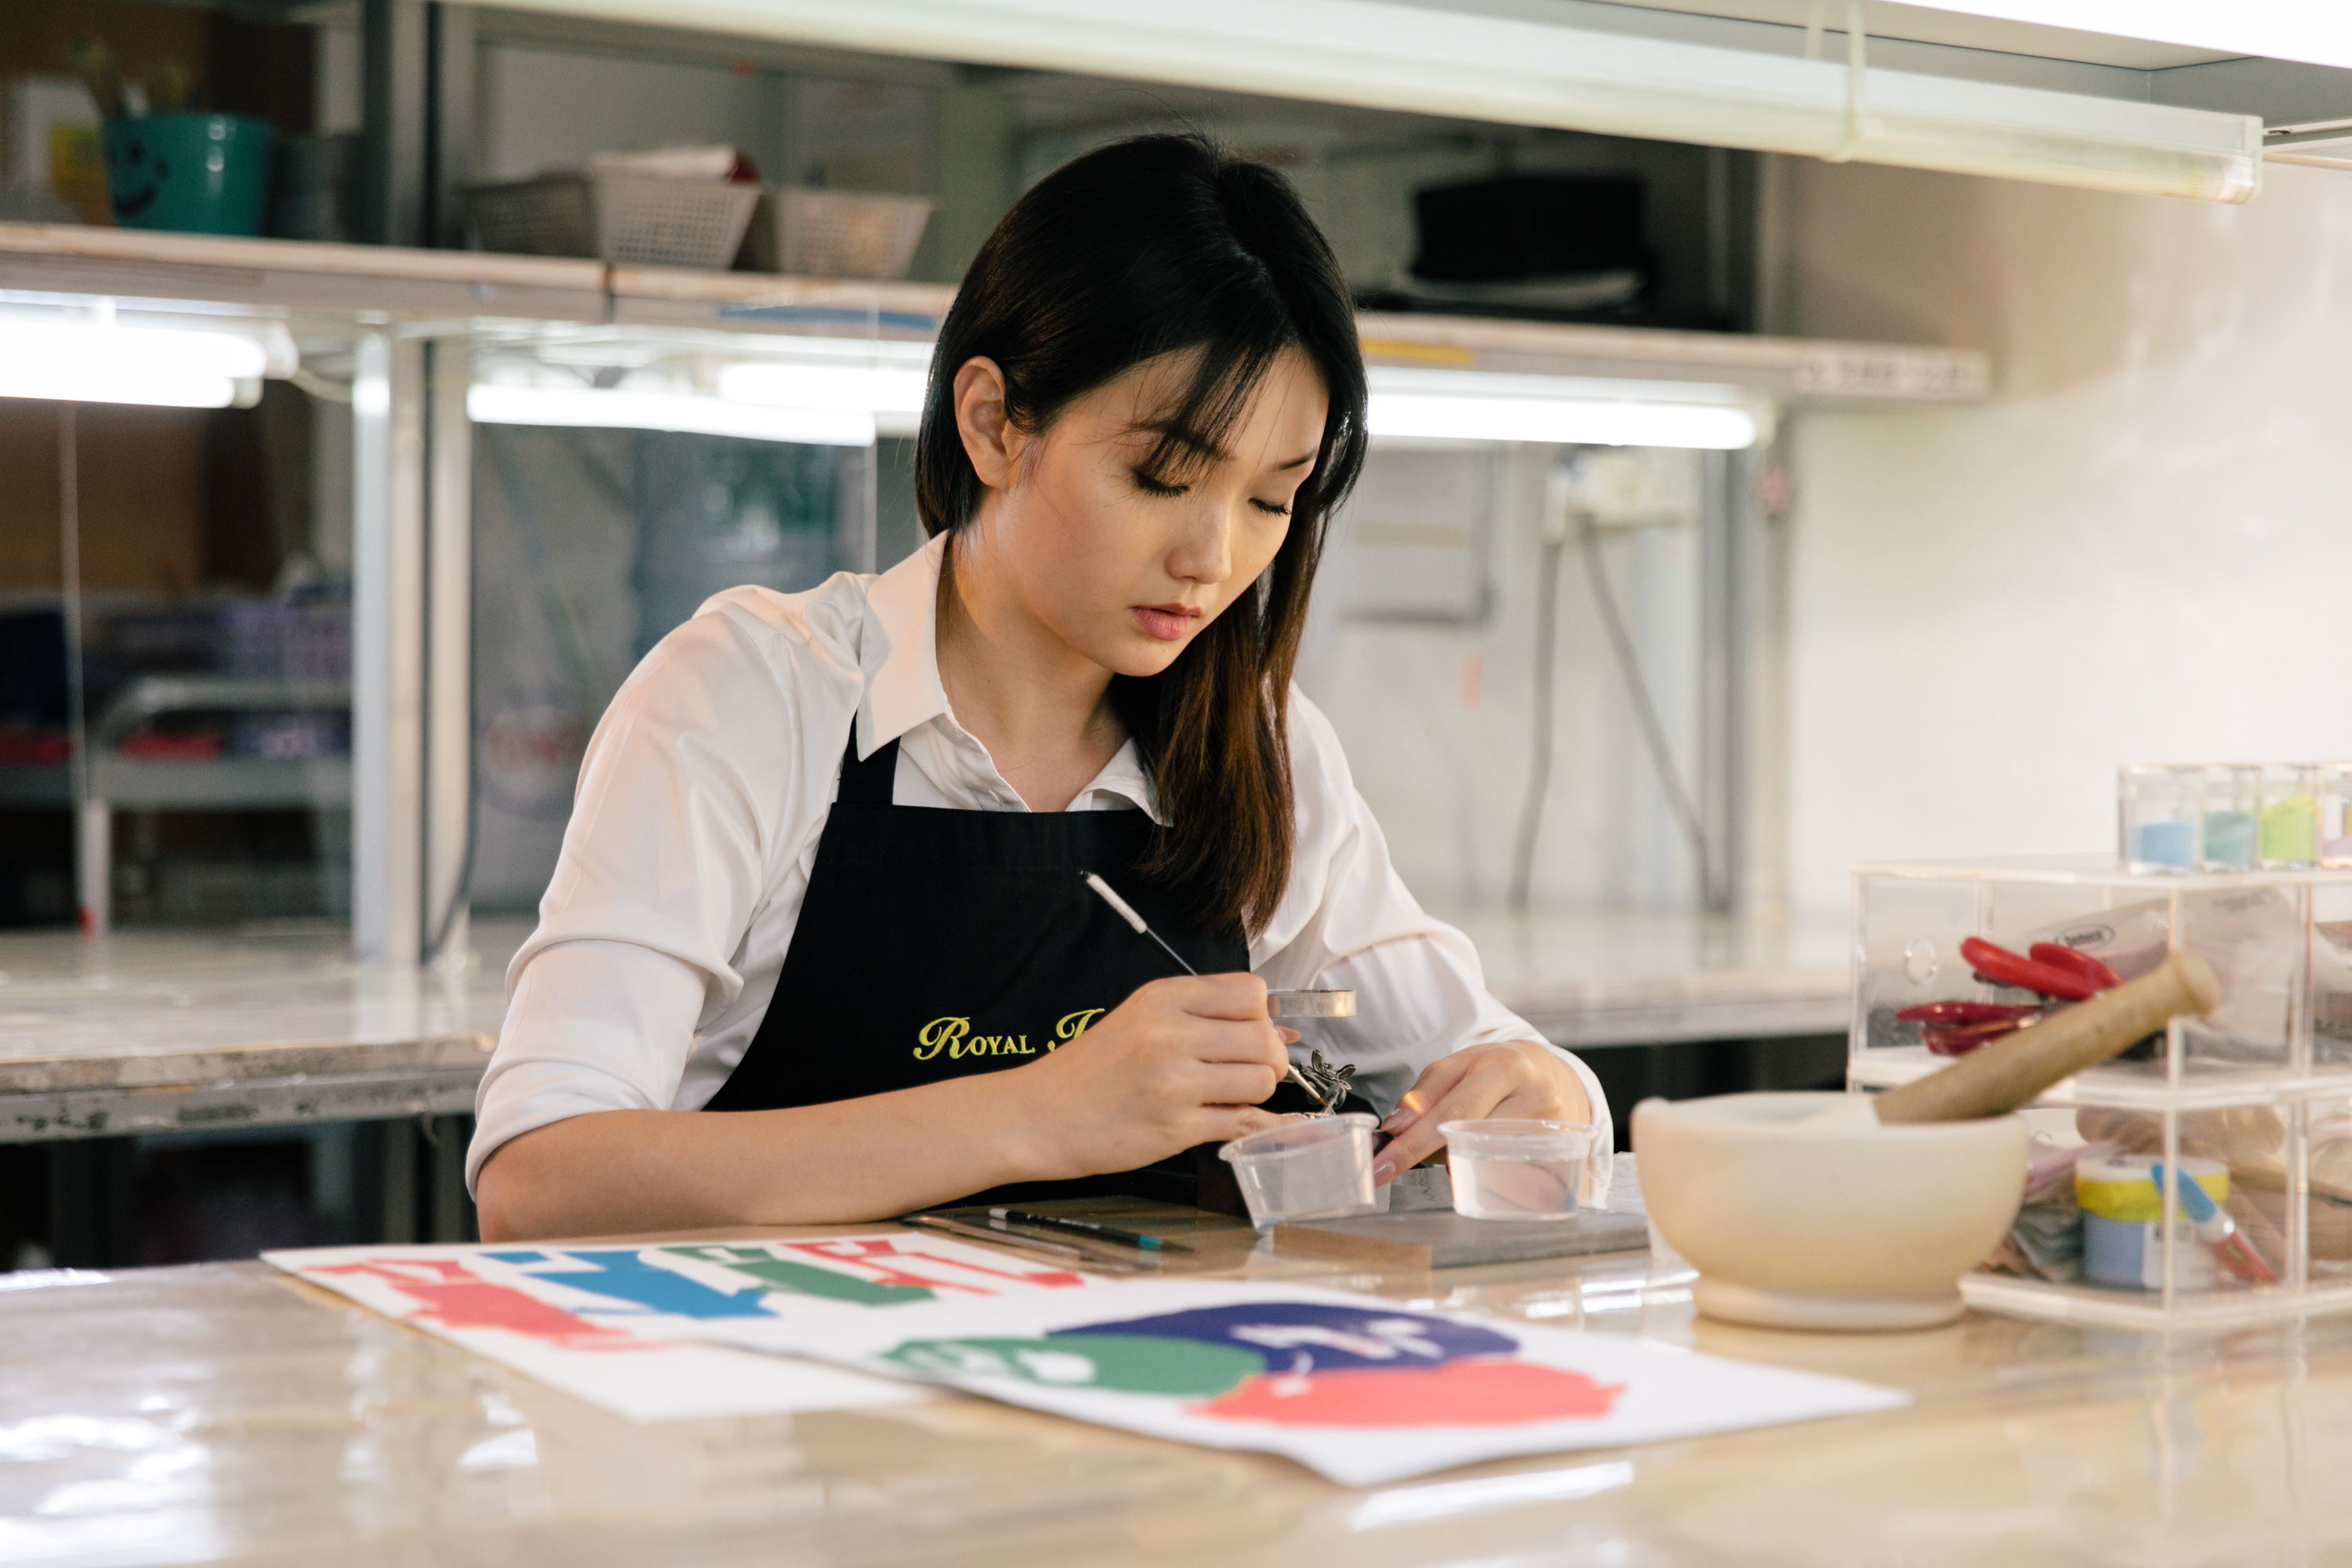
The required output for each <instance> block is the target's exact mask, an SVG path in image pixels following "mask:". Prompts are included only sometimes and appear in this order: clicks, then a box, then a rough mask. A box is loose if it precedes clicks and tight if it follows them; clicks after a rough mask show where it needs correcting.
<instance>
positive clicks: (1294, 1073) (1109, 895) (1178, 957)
mask: <svg viewBox="0 0 2352 1568" xmlns="http://www.w3.org/2000/svg"><path fill="white" fill-rule="evenodd" d="M1082 875H1083V876H1084V877H1085V878H1086V880H1087V887H1089V888H1092V889H1094V890H1095V891H1096V892H1097V894H1099V895H1100V896H1101V898H1102V901H1103V902H1104V903H1107V904H1108V905H1109V906H1110V907H1111V908H1112V909H1113V910H1117V911H1118V918H1119V919H1121V920H1123V921H1126V922H1127V923H1128V924H1129V925H1131V926H1133V927H1134V928H1135V932H1136V934H1137V935H1138V936H1148V937H1150V939H1151V940H1152V941H1154V942H1159V943H1160V952H1164V953H1166V954H1167V955H1168V956H1169V957H1171V958H1172V959H1174V960H1175V961H1176V966H1177V967H1178V968H1179V969H1181V970H1182V971H1183V972H1184V973H1187V974H1195V975H1197V974H1199V973H1201V972H1200V971H1199V970H1197V969H1195V968H1193V967H1192V965H1191V964H1189V963H1185V962H1184V955H1183V954H1182V953H1181V952H1177V951H1176V950H1175V949H1174V948H1172V947H1171V946H1169V945H1168V943H1167V942H1165V941H1164V940H1163V939H1162V938H1161V937H1160V933H1159V932H1158V931H1153V930H1152V929H1151V928H1150V926H1149V925H1146V924H1145V923H1144V920H1143V917H1142V916H1141V915H1139V914H1137V913H1136V912H1135V906H1134V905H1132V904H1130V903H1129V902H1128V901H1127V900H1125V899H1122V898H1120V897H1119V896H1118V894H1117V893H1116V892H1113V891H1112V890H1111V885H1110V884H1109V883H1108V882H1106V881H1104V880H1103V879H1101V878H1100V877H1097V876H1096V875H1095V874H1094V873H1093V872H1092V871H1087V872H1084V873H1082ZM1289 1065H1290V1081H1291V1082H1293V1083H1295V1084H1297V1086H1298V1087H1299V1088H1301V1089H1305V1090H1306V1091H1307V1093H1308V1094H1309V1095H1310V1096H1312V1097H1313V1099H1314V1100H1315V1103H1316V1104H1317V1105H1318V1106H1319V1107H1321V1108H1322V1109H1323V1110H1327V1111H1328V1110H1330V1109H1331V1102H1330V1101H1329V1100H1327V1099H1325V1098H1324V1097H1323V1095H1322V1094H1321V1093H1320V1092H1319V1091H1318V1090H1317V1089H1316V1088H1315V1086H1314V1085H1313V1084H1311V1083H1308V1082H1307V1079H1306V1077H1305V1075H1303V1074H1302V1073H1300V1072H1299V1070H1298V1064H1297V1063H1296V1062H1292V1063H1291V1064H1289Z"/></svg>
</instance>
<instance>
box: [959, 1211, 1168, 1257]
mask: <svg viewBox="0 0 2352 1568" xmlns="http://www.w3.org/2000/svg"><path fill="white" fill-rule="evenodd" d="M988 1214H989V1217H990V1218H992V1219H1001V1220H1003V1221H1005V1222H1006V1223H1008V1224H1011V1225H1027V1226H1038V1227H1040V1228H1042V1229H1046V1230H1066V1231H1071V1232H1074V1233H1076V1235H1079V1236H1088V1237H1097V1238H1098V1239H1100V1240H1104V1241H1116V1242H1118V1243H1119V1244H1120V1245H1121V1246H1123V1247H1140V1248H1142V1249H1143V1250H1145V1251H1147V1252H1190V1251H1192V1248H1191V1247H1188V1246H1186V1245H1185V1244H1184V1243H1182V1242H1181V1241H1171V1240H1170V1239H1169V1238H1168V1237H1164V1236H1149V1235H1146V1234H1145V1233H1144V1232H1142V1231H1139V1230H1122V1229H1120V1228H1119V1227H1118V1226H1115V1225H1103V1224H1101V1223H1099V1222H1098V1221H1096V1220H1090V1219H1078V1218H1075V1217H1073V1216H1072V1215H1058V1214H1032V1213H1030V1212H1029V1211H1028V1210H1027V1209H991V1210H989V1211H988Z"/></svg>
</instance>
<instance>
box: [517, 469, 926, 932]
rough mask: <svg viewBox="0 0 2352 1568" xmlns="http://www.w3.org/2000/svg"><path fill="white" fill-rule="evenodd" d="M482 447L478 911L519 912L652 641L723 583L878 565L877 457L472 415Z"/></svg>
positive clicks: (773, 583) (815, 579)
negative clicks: (597, 731) (623, 688)
mask: <svg viewBox="0 0 2352 1568" xmlns="http://www.w3.org/2000/svg"><path fill="white" fill-rule="evenodd" d="M474 453H475V457H474V606H475V608H474V716H475V735H476V767H475V777H476V798H475V846H474V858H473V879H472V905H473V908H474V909H475V910H476V911H477V912H478V913H483V914H493V915H494V914H498V913H510V914H521V913H525V912H528V911H529V910H532V909H534V908H535V907H536V905H537V902H538V900H539V897H540V895H541V893H542V892H543V891H544V890H545V889H546V887H547V881H548V878H549V876H550V875H551V873H552V871H553V869H554V866H555V858H556V855H557V853H558V851H559V850H560V848H561V847H562V837H563V827H564V824H565V823H566V822H567V821H568V820H569V818H570V816H571V809H572V787H573V784H574V783H575V782H576V780H577V777H578V773H579V767H580V761H581V757H582V755H583V752H584V751H585V749H586V746H587V743H588V738H589V736H590V734H591V733H592V731H593V730H594V727H595V724H596V721H597V720H598V718H599V717H600V716H602V714H603V713H604V708H605V705H606V704H607V703H608V702H610V701H611V700H612V697H613V694H614V691H616V690H618V689H619V688H620V685H621V682H622V681H623V680H625V679H626V678H627V676H628V674H629V671H630V670H632V669H633V668H635V666H636V663H637V661H638V660H639V659H641V658H644V657H645V655H646V653H647V652H648V651H649V650H650V649H651V648H652V647H653V646H654V645H655V644H656V643H657V642H659V641H660V640H661V639H662V637H665V636H666V635H667V634H668V633H669V632H670V631H671V630H673V629H675V628H676V627H677V626H679V625H680V624H682V623H683V622H685V621H686V620H688V618H690V617H691V616H693V615H694V614H695V612H696V611H697V610H698V609H699V608H700V607H701V606H702V605H703V604H704V603H705V602H706V601H707V600H709V598H710V597H711V596H712V595H716V594H719V593H723V592H725V591H726V590H728V589H730V588H734V587H738V586H743V585H751V586H754V587H761V588H768V589H773V590H775V591H778V592H781V593H796V592H799V591H801V590H803V589H806V588H813V587H814V586H816V585H817V584H819V583H822V582H823V581H824V579H825V578H826V577H828V576H830V575H831V574H834V573H835V572H840V571H868V570H871V569H872V561H873V555H874V549H875V546H874V522H873V520H874V515H875V489H876V454H875V449H874V448H873V447H853V446H830V445H828V446H817V445H807V444H802V443H796V442H787V441H764V440H749V439H743V438H740V437H730V436H712V435H700V434H693V433H687V432H677V431H658V430H633V429H597V428H581V427H574V426H538V425H521V424H506V423H500V424H478V425H477V426H475V430H474ZM909 510H911V507H909ZM907 543H908V545H911V543H912V541H911V540H909V541H907Z"/></svg>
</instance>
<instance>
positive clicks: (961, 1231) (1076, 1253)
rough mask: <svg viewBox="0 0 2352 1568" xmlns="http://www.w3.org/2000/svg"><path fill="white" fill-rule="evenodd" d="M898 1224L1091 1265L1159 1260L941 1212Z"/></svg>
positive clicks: (910, 1217)
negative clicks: (1111, 1254) (1109, 1254)
mask: <svg viewBox="0 0 2352 1568" xmlns="http://www.w3.org/2000/svg"><path fill="white" fill-rule="evenodd" d="M898 1223H899V1224H901V1225H911V1226H920V1227H921V1228H922V1229H924V1230H936V1231H940V1232H941V1233H943V1234H945V1235H948V1236H960V1237H969V1238H971V1240H974V1241H991V1242H995V1243H997V1244H998V1245H999V1246H1003V1247H1014V1248H1018V1249H1020V1250H1023V1251H1027V1252H1034V1253H1038V1254H1041V1255H1042V1256H1044V1257H1047V1258H1056V1259H1059V1260H1060V1261H1062V1262H1065V1263H1071V1264H1077V1265H1081V1266H1083V1267H1085V1268H1115V1269H1118V1268H1136V1267H1138V1266H1139V1265H1141V1264H1146V1263H1150V1264H1157V1263H1158V1262H1159V1259H1158V1258H1153V1257H1151V1256H1150V1255H1149V1254H1138V1255H1137V1256H1136V1258H1135V1260H1134V1261H1133V1262H1129V1261H1126V1260H1124V1259H1120V1258H1106V1257H1104V1256H1103V1255H1102V1254H1101V1253H1099V1252H1095V1251H1089V1250H1088V1249H1087V1248H1086V1247H1071V1246H1069V1245H1067V1244H1066V1243H1064V1242H1059V1241H1047V1240H1045V1238H1044V1237H1036V1236H1024V1235H1023V1234H1022V1233H1021V1232H1019V1231H1017V1230H1014V1229H1013V1228H1011V1227H1010V1226H1003V1225H997V1224H993V1223H992V1224H989V1225H967V1224H965V1223H964V1222H963V1221H962V1220H958V1219H948V1218H945V1217H943V1216H941V1215H929V1214H910V1215H906V1216H905V1217H904V1218H902V1219H901V1220H900V1221H899V1222H898Z"/></svg>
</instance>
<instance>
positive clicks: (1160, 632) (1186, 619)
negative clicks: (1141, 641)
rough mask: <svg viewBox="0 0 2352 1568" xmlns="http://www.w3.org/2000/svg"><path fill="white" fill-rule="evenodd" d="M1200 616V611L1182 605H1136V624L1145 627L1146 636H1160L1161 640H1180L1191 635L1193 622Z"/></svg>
mask: <svg viewBox="0 0 2352 1568" xmlns="http://www.w3.org/2000/svg"><path fill="white" fill-rule="evenodd" d="M1200 618H1201V612H1200V611H1198V610H1194V609H1188V608H1186V607H1185V606H1184V605H1136V606H1135V624H1136V625H1137V626H1141V627H1142V628H1143V630H1144V633H1145V635H1146V636H1149V637H1158V638H1159V639H1160V641H1161V642H1179V641H1181V640H1182V639H1183V638H1185V637H1190V636H1191V635H1192V623H1193V622H1195V621H1197V620H1199V619H1200Z"/></svg>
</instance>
